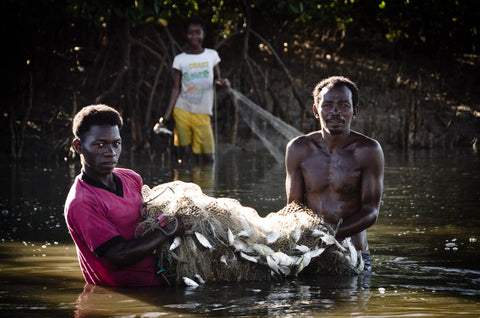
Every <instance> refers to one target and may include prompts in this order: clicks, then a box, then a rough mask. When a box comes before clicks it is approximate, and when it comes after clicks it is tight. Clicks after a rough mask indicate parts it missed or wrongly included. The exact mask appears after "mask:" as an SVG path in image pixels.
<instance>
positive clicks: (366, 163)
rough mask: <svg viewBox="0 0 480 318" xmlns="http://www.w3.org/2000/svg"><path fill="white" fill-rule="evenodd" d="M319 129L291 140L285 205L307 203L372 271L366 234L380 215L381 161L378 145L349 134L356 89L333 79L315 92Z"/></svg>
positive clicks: (325, 80)
mask: <svg viewBox="0 0 480 318" xmlns="http://www.w3.org/2000/svg"><path fill="white" fill-rule="evenodd" d="M313 98H314V105H313V113H314V115H315V118H317V119H318V120H319V122H320V130H319V131H315V132H312V133H309V134H307V135H303V136H299V137H297V138H295V139H293V140H291V141H290V142H289V143H288V145H287V148H286V157H285V164H286V181H285V188H286V194H287V202H288V203H290V202H292V201H297V202H299V203H302V204H305V205H306V206H307V207H308V208H310V209H311V210H313V211H314V212H315V213H317V214H318V215H320V216H322V217H324V219H325V221H327V222H329V223H330V224H334V225H336V224H338V223H339V222H341V225H340V227H339V229H338V232H337V234H336V238H337V239H338V240H343V239H344V238H346V237H351V239H352V243H353V245H354V246H355V248H356V249H357V250H359V251H361V253H362V256H363V259H364V261H365V269H366V270H368V271H371V258H370V251H369V248H368V242H367V234H366V229H367V228H369V227H370V226H372V225H373V224H374V223H375V222H376V220H377V218H378V214H379V208H380V198H381V195H382V191H383V174H384V157H383V151H382V148H381V146H380V144H379V143H378V142H377V141H376V140H374V139H372V138H369V137H367V136H364V135H362V134H360V133H358V132H356V131H353V130H350V125H351V122H352V119H354V118H355V116H356V115H357V113H358V100H359V97H358V88H357V86H356V85H355V84H354V83H353V82H352V81H351V80H349V79H347V78H345V77H340V76H333V77H329V78H326V79H324V80H322V81H321V82H320V83H319V84H317V86H316V87H315V89H314V90H313Z"/></svg>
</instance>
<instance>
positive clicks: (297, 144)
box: [287, 131, 319, 149]
mask: <svg viewBox="0 0 480 318" xmlns="http://www.w3.org/2000/svg"><path fill="white" fill-rule="evenodd" d="M318 134H319V133H318V132H316V131H315V132H311V133H309V134H306V135H301V136H298V137H295V138H293V139H292V140H290V141H289V142H288V144H287V149H288V148H296V149H298V148H303V147H307V146H309V145H310V144H311V143H312V142H313V141H314V140H315V139H316V138H317V135H318Z"/></svg>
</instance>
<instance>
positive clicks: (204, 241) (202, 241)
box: [195, 232, 213, 250]
mask: <svg viewBox="0 0 480 318" xmlns="http://www.w3.org/2000/svg"><path fill="white" fill-rule="evenodd" d="M195 236H196V237H197V240H198V241H199V242H200V244H202V245H203V246H205V247H206V248H208V249H209V250H213V246H212V244H210V242H209V241H208V240H207V238H206V237H205V236H203V235H202V234H200V233H198V232H195Z"/></svg>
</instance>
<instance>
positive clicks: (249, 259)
mask: <svg viewBox="0 0 480 318" xmlns="http://www.w3.org/2000/svg"><path fill="white" fill-rule="evenodd" d="M240 256H241V257H243V258H244V259H246V260H247V261H250V262H253V263H258V260H257V258H255V257H253V256H250V255H247V254H245V253H244V252H240Z"/></svg>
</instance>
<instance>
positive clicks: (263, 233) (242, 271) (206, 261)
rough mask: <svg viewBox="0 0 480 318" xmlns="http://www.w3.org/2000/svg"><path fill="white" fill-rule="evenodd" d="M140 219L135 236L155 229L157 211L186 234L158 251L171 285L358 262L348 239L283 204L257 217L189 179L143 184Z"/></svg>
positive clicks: (342, 268) (349, 270)
mask: <svg viewBox="0 0 480 318" xmlns="http://www.w3.org/2000/svg"><path fill="white" fill-rule="evenodd" d="M143 196H144V201H145V204H144V209H143V218H144V220H145V221H144V222H143V223H141V224H140V225H139V228H138V234H139V235H145V234H147V233H149V232H151V231H154V230H156V229H158V227H159V226H160V225H159V221H158V220H157V217H158V216H159V215H161V214H164V215H168V216H175V217H178V216H180V217H181V218H182V220H183V222H184V223H185V226H186V228H187V229H188V231H187V232H186V233H185V234H184V235H183V236H181V237H177V238H175V240H174V241H173V243H172V244H171V245H170V244H164V246H162V247H161V248H160V249H159V251H158V255H159V258H160V260H159V264H160V267H161V271H163V272H164V273H165V275H166V276H167V277H168V278H169V280H170V281H171V282H173V281H176V282H177V283H179V282H181V281H182V280H183V281H186V280H187V279H189V280H193V281H195V282H230V281H252V280H260V281H264V280H272V279H280V278H284V277H287V276H295V275H299V274H303V273H316V274H325V275H328V274H348V275H354V274H359V273H361V272H362V271H363V265H364V264H363V259H362V257H361V255H360V254H359V253H357V251H356V250H355V248H354V247H353V245H352V243H351V242H350V239H348V238H347V239H345V240H344V241H342V242H338V241H337V240H335V238H334V236H335V230H336V229H335V226H332V225H329V224H327V223H325V222H324V221H323V219H322V218H320V217H318V216H317V215H315V214H314V213H313V212H312V211H311V210H309V209H307V208H305V207H304V206H301V205H299V204H297V203H290V204H288V205H287V206H285V207H284V208H283V209H281V210H280V211H278V212H273V213H270V214H268V215H267V216H265V217H260V216H259V215H258V213H257V211H256V210H255V209H253V208H250V207H245V206H242V205H241V204H240V202H239V201H237V200H235V199H231V198H213V197H210V196H207V195H205V194H203V192H202V190H201V189H200V187H199V186H197V185H196V184H194V183H187V182H182V181H173V182H169V183H164V184H161V185H158V186H156V187H154V188H150V187H148V186H147V185H145V186H144V187H143Z"/></svg>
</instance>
